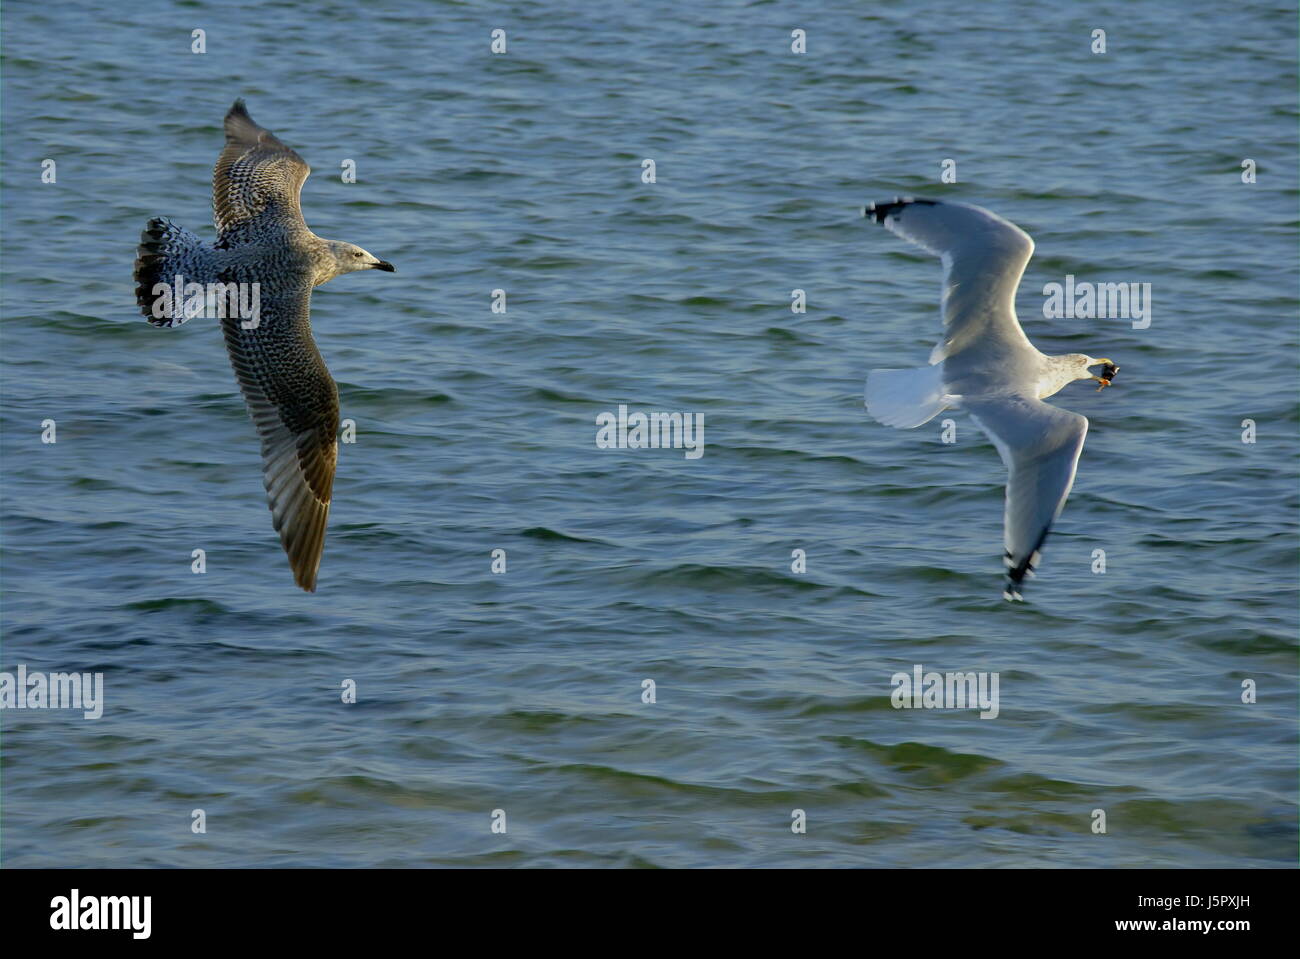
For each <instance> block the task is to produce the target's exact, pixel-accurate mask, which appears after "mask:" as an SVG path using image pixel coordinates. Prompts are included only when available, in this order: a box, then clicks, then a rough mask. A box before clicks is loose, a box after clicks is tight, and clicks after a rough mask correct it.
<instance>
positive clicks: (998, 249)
mask: <svg viewBox="0 0 1300 959" xmlns="http://www.w3.org/2000/svg"><path fill="white" fill-rule="evenodd" d="M863 215H864V216H866V217H868V218H870V219H873V220H875V222H876V223H879V224H881V225H883V226H884V227H885V228H886V229H888V230H889V231H890V232H892V233H896V234H897V235H899V236H901V237H902V238H903V239H905V240H908V241H909V242H911V243H915V244H916V245H917V246H919V247H921V248H922V249H924V250H927V251H929V252H930V253H933V254H934V255H936V256H938V257H939V258H940V260H941V261H942V263H943V296H942V300H941V307H940V309H941V313H942V316H943V337H942V338H941V339H940V340H939V343H938V344H937V345H936V346H935V348H934V349H933V350H932V351H931V353H930V362H929V365H928V366H922V367H920V368H919V369H912V370H872V371H871V373H870V375H869V376H868V377H867V384H866V393H865V398H866V406H867V412H868V413H870V414H871V416H872V417H874V418H875V419H876V420H878V421H879V422H881V423H883V424H885V425H886V426H894V427H898V428H899V429H911V428H913V427H917V426H920V425H921V424H923V423H928V422H929V421H930V420H931V419H933V418H934V417H935V416H937V415H938V414H939V413H941V412H943V411H944V410H946V409H949V408H958V409H964V410H966V412H968V413H969V414H970V415H971V417H972V418H973V419H974V420H975V422H976V423H977V424H978V425H979V427H980V429H982V430H983V431H984V432H985V433H987V434H988V436H989V438H990V439H991V440H992V441H993V445H994V446H996V447H997V450H998V453H999V455H1001V457H1002V462H1003V464H1004V465H1005V466H1006V468H1007V471H1008V474H1009V475H1008V477H1007V499H1006V515H1005V520H1004V524H1005V546H1006V554H1005V557H1004V558H1005V562H1006V567H1007V581H1006V586H1005V589H1004V591H1003V593H1002V596H1003V598H1004V599H1007V600H1013V601H1023V600H1024V597H1023V596H1022V595H1021V592H1020V590H1021V584H1022V582H1023V581H1024V579H1025V577H1026V576H1032V575H1033V570H1034V567H1035V566H1036V565H1037V564H1038V560H1039V554H1040V550H1042V548H1043V542H1044V540H1046V539H1047V533H1048V531H1049V530H1050V529H1051V528H1052V523H1053V522H1054V521H1055V520H1056V518H1057V517H1058V516H1059V515H1060V514H1061V510H1062V509H1063V508H1064V506H1065V499H1066V497H1067V496H1069V495H1070V487H1071V486H1073V485H1074V474H1075V470H1076V469H1077V468H1078V465H1079V455H1080V454H1081V453H1082V452H1083V439H1084V436H1085V435H1086V434H1087V432H1088V420H1087V417H1084V416H1080V415H1079V414H1078V413H1072V412H1070V411H1069V410H1063V409H1061V408H1060V407H1057V406H1053V405H1051V404H1050V403H1044V402H1043V400H1045V399H1046V398H1047V397H1049V396H1053V395H1055V394H1056V393H1058V392H1060V390H1062V389H1063V388H1064V387H1065V386H1066V385H1068V384H1070V383H1073V382H1074V381H1075V380H1095V381H1096V382H1097V383H1100V384H1101V385H1100V386H1098V387H1097V389H1098V391H1100V390H1102V389H1104V388H1105V387H1107V386H1110V385H1111V380H1113V379H1114V377H1115V374H1116V373H1117V372H1118V371H1119V367H1118V366H1116V365H1115V364H1114V362H1112V361H1111V360H1109V359H1106V358H1104V357H1103V358H1101V359H1095V358H1093V357H1091V356H1088V355H1086V354H1083V353H1067V354H1065V355H1064V356H1049V355H1047V354H1045V353H1040V352H1039V351H1038V350H1037V349H1036V348H1035V347H1034V344H1032V343H1030V342H1029V338H1028V337H1027V336H1025V331H1024V330H1022V329H1021V328H1020V322H1019V321H1018V320H1017V319H1016V307H1015V302H1016V288H1017V287H1018V286H1019V285H1020V277H1021V275H1022V274H1023V273H1024V272H1025V265H1026V264H1027V263H1028V262H1029V258H1030V257H1031V256H1032V255H1033V253H1034V241H1033V240H1031V239H1030V238H1029V235H1028V234H1027V233H1025V231H1024V230H1021V229H1020V228H1019V227H1017V226H1016V225H1015V224H1013V223H1009V222H1007V221H1006V220H1004V219H1002V217H1000V216H997V215H996V214H994V213H990V212H989V211H988V210H985V209H982V208H981V207H978V206H971V205H968V204H965V203H950V202H940V201H938V200H923V199H920V198H913V197H895V198H894V200H893V201H892V202H889V203H872V204H870V205H869V206H867V207H866V208H865V209H864V210H863ZM1094 366H1100V367H1102V370H1101V375H1095V374H1094V373H1092V372H1091V369H1092V367H1094Z"/></svg>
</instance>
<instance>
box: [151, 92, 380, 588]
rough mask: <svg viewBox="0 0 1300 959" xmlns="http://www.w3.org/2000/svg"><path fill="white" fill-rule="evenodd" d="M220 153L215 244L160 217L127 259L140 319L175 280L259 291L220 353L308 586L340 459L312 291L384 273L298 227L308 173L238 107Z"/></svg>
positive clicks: (173, 320) (170, 321) (296, 570)
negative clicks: (253, 315)
mask: <svg viewBox="0 0 1300 959" xmlns="http://www.w3.org/2000/svg"><path fill="white" fill-rule="evenodd" d="M225 131H226V146H225V149H223V150H222V151H221V156H220V157H219V158H218V160H217V165H216V169H215V170H214V171H213V178H212V209H213V221H214V224H215V226H216V231H217V241H216V243H214V244H213V245H212V246H210V247H209V246H206V245H205V244H203V243H202V241H200V240H199V239H198V238H197V237H196V236H194V234H192V233H189V232H188V231H186V230H183V229H182V228H180V227H177V226H175V225H174V224H172V223H171V222H170V221H166V220H160V219H155V220H151V221H150V223H149V225H148V226H147V227H146V229H145V233H144V236H143V237H142V238H141V245H140V250H139V255H138V257H137V260H136V266H135V273H136V284H137V289H136V296H137V301H138V302H139V304H140V307H141V309H142V311H143V312H144V313H145V315H146V316H147V317H149V318H150V322H152V323H154V324H155V325H159V326H170V325H174V324H179V323H181V322H184V318H183V317H177V316H164V317H162V318H161V319H160V318H158V317H155V316H153V315H152V312H151V306H152V303H153V297H152V293H151V291H152V289H153V287H154V284H155V283H156V282H160V281H161V282H164V283H165V282H170V280H171V277H172V275H173V274H175V273H182V274H184V276H185V277H186V279H187V280H193V281H196V282H199V283H209V282H220V283H235V284H253V283H256V284H258V289H259V291H260V296H259V300H260V313H259V316H258V322H257V325H256V326H255V327H254V328H251V329H247V328H245V327H244V325H243V323H242V318H241V317H240V316H234V315H232V316H227V317H225V318H223V319H221V328H222V332H223V334H224V336H225V341H226V350H227V352H228V353H229V354H230V364H231V366H232V367H233V369H234V371H235V378H236V379H237V380H238V382H239V388H240V390H241V391H242V392H243V394H244V401H245V403H246V404H247V406H248V412H249V414H250V415H251V416H252V419H253V423H254V425H255V426H256V428H257V432H258V435H259V436H260V438H261V441H262V472H263V478H264V481H265V485H266V491H267V496H268V500H269V505H270V508H271V516H272V522H273V524H274V526H275V529H276V531H277V532H279V534H280V542H281V544H282V545H283V547H284V551H285V553H286V554H287V555H288V557H289V566H290V568H291V569H292V570H293V576H294V580H295V581H296V582H297V584H298V585H299V586H301V587H302V588H303V589H305V590H307V591H309V592H311V591H314V590H315V589H316V577H317V571H318V570H319V568H320V560H321V553H322V551H323V549H324V546H325V528H326V523H327V521H328V518H329V509H330V497H331V491H332V489H333V486H334V469H335V464H336V463H337V461H338V440H337V433H338V425H339V401H338V390H337V388H336V387H335V385H334V380H333V379H332V378H331V377H330V374H329V370H328V369H327V368H326V366H325V362H324V360H323V359H322V358H321V355H320V351H319V350H317V348H316V343H315V341H314V340H313V339H312V335H311V320H310V311H311V292H312V288H313V287H315V286H318V285H320V284H321V283H324V282H325V281H326V280H329V279H331V278H332V277H335V276H338V275H339V274H340V273H347V272H352V271H354V270H360V269H380V270H386V271H388V272H392V271H393V267H392V266H391V265H390V264H388V263H386V262H384V261H382V260H379V259H377V258H376V257H374V256H372V255H371V254H369V253H367V252H366V251H365V250H363V249H361V248H360V247H357V246H353V245H352V244H349V243H342V242H338V241H331V240H324V239H321V238H320V237H318V236H316V235H315V234H314V233H312V232H311V230H309V229H308V228H307V224H306V223H305V222H304V221H303V218H302V212H301V208H300V207H299V192H300V191H301V189H302V184H303V182H304V181H305V180H306V179H307V175H308V174H309V173H310V172H311V170H310V168H309V167H308V166H307V164H306V163H305V162H304V161H303V159H302V157H300V156H298V154H297V153H295V152H294V151H293V150H291V149H290V148H289V147H288V146H286V145H285V144H284V143H282V142H281V141H280V140H279V139H278V138H277V137H276V136H275V135H274V134H272V133H271V132H270V131H269V130H265V129H263V128H262V127H260V126H258V125H257V124H256V123H255V122H253V119H252V117H250V116H249V115H248V111H247V110H246V109H245V107H244V102H243V101H242V100H236V101H235V104H234V106H232V107H231V108H230V112H229V113H227V114H226V121H225Z"/></svg>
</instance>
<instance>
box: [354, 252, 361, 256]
mask: <svg viewBox="0 0 1300 959" xmlns="http://www.w3.org/2000/svg"><path fill="white" fill-rule="evenodd" d="M352 255H353V256H360V255H361V254H360V253H353V254H352Z"/></svg>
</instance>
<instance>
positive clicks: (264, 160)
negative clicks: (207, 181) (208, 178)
mask: <svg viewBox="0 0 1300 959" xmlns="http://www.w3.org/2000/svg"><path fill="white" fill-rule="evenodd" d="M309 173H311V167H309V166H308V165H307V163H306V161H305V160H303V158H302V157H300V156H298V154H297V153H295V152H294V151H293V150H291V149H289V147H287V146H285V145H284V144H283V143H281V142H280V141H279V140H278V139H277V138H276V136H275V134H274V133H272V132H271V131H270V130H265V129H263V128H262V127H260V126H258V125H257V124H256V123H254V122H253V118H252V117H250V116H249V115H248V110H247V109H245V108H244V101H243V100H236V101H235V105H234V106H232V107H231V108H230V112H229V113H227V114H226V147H225V149H224V150H222V151H221V156H219V157H218V158H217V166H216V169H215V170H213V171H212V220H213V223H214V224H215V225H216V228H217V246H218V247H221V248H229V247H232V246H237V245H238V244H240V243H248V242H254V241H256V240H258V239H261V238H264V237H270V236H274V235H278V234H283V233H286V232H294V231H298V230H306V229H307V224H306V223H304V222H303V219H302V209H301V208H300V207H299V205H298V194H299V193H300V192H301V191H302V185H303V182H304V181H305V180H306V179H307V174H309Z"/></svg>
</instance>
